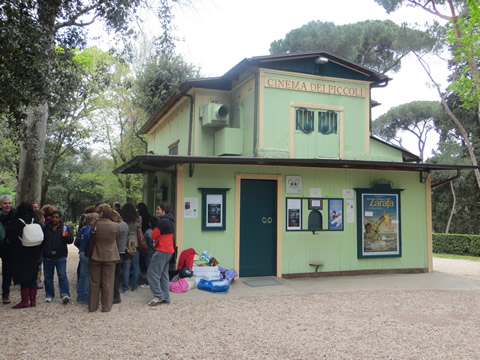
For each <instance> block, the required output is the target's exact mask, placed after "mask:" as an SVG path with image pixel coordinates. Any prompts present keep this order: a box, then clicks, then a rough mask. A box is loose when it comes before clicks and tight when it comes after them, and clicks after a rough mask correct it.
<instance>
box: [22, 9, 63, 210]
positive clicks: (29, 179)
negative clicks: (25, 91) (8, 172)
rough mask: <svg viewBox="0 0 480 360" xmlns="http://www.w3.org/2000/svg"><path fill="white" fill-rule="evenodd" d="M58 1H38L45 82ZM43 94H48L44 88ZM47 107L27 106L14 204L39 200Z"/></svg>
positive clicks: (52, 51) (50, 64) (50, 62)
mask: <svg viewBox="0 0 480 360" xmlns="http://www.w3.org/2000/svg"><path fill="white" fill-rule="evenodd" d="M60 4H61V0H39V1H38V23H39V27H40V30H41V32H42V36H41V38H40V41H41V42H42V43H43V44H44V46H45V54H44V56H45V58H43V60H42V66H43V68H42V70H43V72H44V74H45V75H44V78H43V79H41V80H39V81H46V82H47V83H48V81H50V74H51V72H52V68H53V62H54V61H55V31H56V30H55V19H56V18H57V15H58V13H59V11H60ZM46 93H47V94H46V95H48V90H47V91H46ZM48 110H49V109H48V102H47V100H43V101H41V102H40V103H39V104H37V105H30V106H29V108H28V111H27V113H28V116H27V122H26V133H25V135H26V137H25V141H24V144H23V145H22V150H21V154H20V169H19V174H18V185H17V194H16V202H17V203H19V202H21V201H25V200H29V201H39V200H40V197H41V189H42V171H43V159H44V157H45V134H46V129H47V119H48Z"/></svg>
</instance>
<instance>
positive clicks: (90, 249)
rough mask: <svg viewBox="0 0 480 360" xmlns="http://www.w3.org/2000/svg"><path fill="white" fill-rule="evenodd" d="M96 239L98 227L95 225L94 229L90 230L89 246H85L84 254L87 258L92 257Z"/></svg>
mask: <svg viewBox="0 0 480 360" xmlns="http://www.w3.org/2000/svg"><path fill="white" fill-rule="evenodd" d="M96 238H97V225H93V226H92V228H91V229H90V235H89V237H88V241H87V245H85V250H84V253H85V256H86V257H92V255H93V248H94V247H95V241H96Z"/></svg>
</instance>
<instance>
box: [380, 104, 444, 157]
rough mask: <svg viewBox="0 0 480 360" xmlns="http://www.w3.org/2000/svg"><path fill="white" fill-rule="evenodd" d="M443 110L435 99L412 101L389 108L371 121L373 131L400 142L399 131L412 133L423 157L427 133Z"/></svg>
mask: <svg viewBox="0 0 480 360" xmlns="http://www.w3.org/2000/svg"><path fill="white" fill-rule="evenodd" d="M443 112H444V110H443V108H442V106H441V104H440V103H439V102H436V101H413V102H410V103H408V104H402V105H399V106H397V107H394V108H392V109H390V110H389V111H388V112H387V113H385V114H384V115H382V116H380V117H379V118H377V119H376V120H375V121H374V122H373V124H372V125H373V129H372V130H373V133H374V134H375V135H378V136H380V137H381V138H383V139H385V140H387V141H391V140H394V141H396V142H398V144H399V145H402V143H401V137H400V136H401V134H400V132H401V131H403V132H408V133H411V134H413V135H414V136H415V137H416V138H417V140H418V150H419V152H420V157H421V158H422V159H423V156H424V149H425V143H426V140H427V136H428V133H429V132H430V131H431V130H435V126H434V123H435V119H436V118H438V117H439V116H440V114H441V113H443Z"/></svg>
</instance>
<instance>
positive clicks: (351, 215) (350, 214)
mask: <svg viewBox="0 0 480 360" xmlns="http://www.w3.org/2000/svg"><path fill="white" fill-rule="evenodd" d="M346 204H347V224H353V223H354V222H355V209H354V208H353V206H354V205H353V200H347V201H346Z"/></svg>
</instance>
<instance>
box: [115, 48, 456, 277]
mask: <svg viewBox="0 0 480 360" xmlns="http://www.w3.org/2000/svg"><path fill="white" fill-rule="evenodd" d="M389 80H390V79H389V78H388V77H387V76H385V75H382V74H378V73H375V72H373V71H371V70H368V69H366V68H363V67H361V66H358V65H356V64H353V63H350V62H347V61H345V60H343V59H340V58H338V57H335V56H333V55H331V54H328V53H323V52H317V53H306V54H293V55H283V56H265V57H254V58H249V59H244V60H243V61H242V62H240V63H239V64H237V65H236V66H235V67H234V68H232V69H231V70H230V71H229V72H227V73H226V74H225V75H224V76H222V77H219V78H209V79H199V80H194V81H189V82H186V83H184V84H183V85H182V86H181V87H180V92H178V93H174V94H171V96H169V97H168V98H167V99H166V101H165V102H164V103H163V104H162V106H161V107H160V108H159V109H158V111H157V113H156V114H155V115H154V116H152V117H151V118H150V119H149V120H148V121H147V123H146V124H145V125H144V126H143V128H142V129H141V131H140V134H142V135H145V136H146V139H147V142H148V153H147V154H145V155H141V156H137V157H135V158H134V159H132V160H131V161H130V162H128V163H126V164H125V165H123V166H122V167H120V168H118V169H116V171H117V172H119V173H142V174H143V177H144V201H145V202H146V203H147V204H148V206H149V208H150V209H151V210H152V211H154V209H155V207H156V204H157V203H158V202H160V201H161V200H167V201H169V202H171V203H172V205H173V208H174V215H175V218H176V239H177V245H178V246H179V250H180V251H181V250H182V249H187V248H194V249H195V250H196V251H197V252H202V251H204V250H208V251H209V252H210V253H212V254H213V255H214V256H215V258H216V259H218V260H219V261H220V265H221V266H223V267H225V268H234V269H235V270H236V271H237V272H238V273H239V274H240V276H269V275H274V276H279V277H280V276H283V277H295V276H307V275H308V276H319V275H332V274H364V273H378V272H426V271H431V270H432V246H431V241H432V240H431V239H432V233H431V229H432V227H431V199H430V193H431V184H430V176H429V174H430V172H431V171H433V170H452V167H448V166H442V165H429V164H423V163H420V162H419V161H420V159H419V158H418V157H417V156H416V155H414V154H411V153H409V152H408V151H406V150H405V149H402V148H398V147H395V146H392V145H390V144H387V143H385V142H383V141H381V140H380V139H377V138H375V137H373V136H372V135H371V107H372V104H374V101H372V99H371V89H372V88H373V87H383V86H386V85H387V84H388V81H389ZM453 169H456V168H455V167H453ZM457 170H458V169H457Z"/></svg>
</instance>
